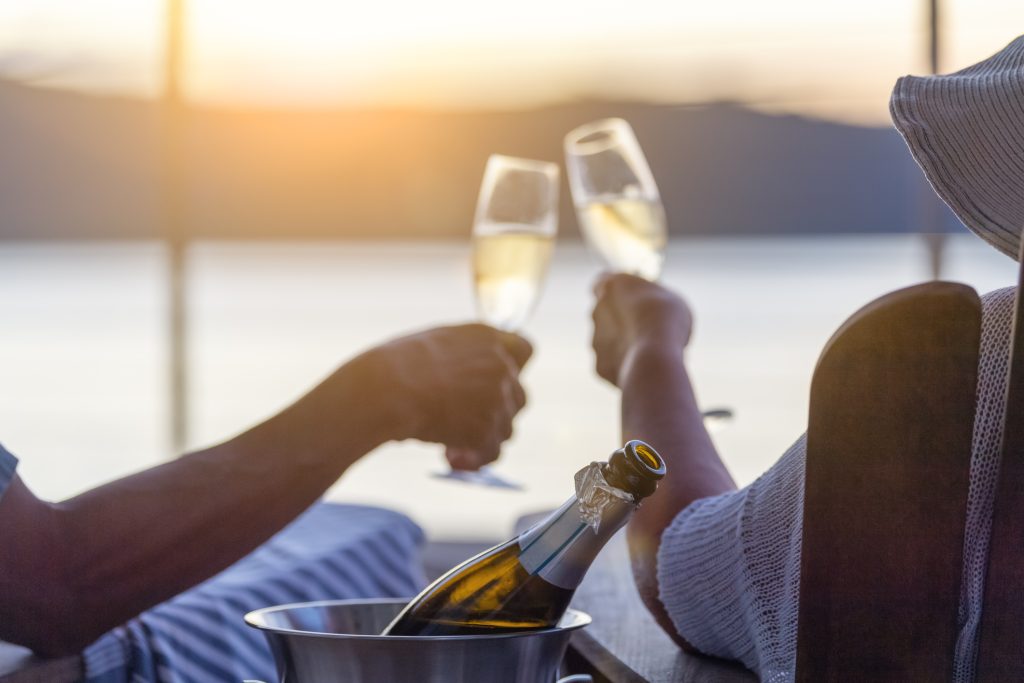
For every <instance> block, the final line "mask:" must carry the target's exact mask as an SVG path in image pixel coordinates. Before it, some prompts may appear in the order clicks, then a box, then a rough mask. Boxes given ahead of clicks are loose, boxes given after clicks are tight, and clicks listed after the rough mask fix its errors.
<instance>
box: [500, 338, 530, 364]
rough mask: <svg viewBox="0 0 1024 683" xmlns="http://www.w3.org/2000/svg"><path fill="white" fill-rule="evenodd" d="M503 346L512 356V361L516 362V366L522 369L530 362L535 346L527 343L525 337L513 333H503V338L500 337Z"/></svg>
mask: <svg viewBox="0 0 1024 683" xmlns="http://www.w3.org/2000/svg"><path fill="white" fill-rule="evenodd" d="M498 340H499V341H500V342H501V345H502V346H504V347H505V350H506V351H508V353H509V355H510V356H512V360H514V361H515V362H516V365H517V366H519V368H520V369H522V367H523V366H524V365H526V362H527V361H528V360H530V356H532V355H533V346H532V345H531V344H530V342H528V341H526V339H524V338H523V337H520V336H519V335H518V334H515V333H513V332H502V333H501V336H499V337H498Z"/></svg>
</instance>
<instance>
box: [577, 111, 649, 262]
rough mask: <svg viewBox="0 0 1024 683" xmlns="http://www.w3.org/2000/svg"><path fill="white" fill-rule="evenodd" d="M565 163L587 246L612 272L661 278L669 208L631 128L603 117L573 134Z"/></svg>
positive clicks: (617, 120)
mask: <svg viewBox="0 0 1024 683" xmlns="http://www.w3.org/2000/svg"><path fill="white" fill-rule="evenodd" d="M565 165H566V170H567V171H568V174H569V189H570V190H572V198H573V203H574V204H575V205H576V215H577V217H578V218H579V221H580V228H581V229H582V231H583V236H584V238H586V240H587V243H588V244H589V245H590V246H591V247H593V248H594V249H595V251H597V253H598V254H599V255H600V256H601V258H602V259H603V260H604V262H605V265H607V266H608V268H610V269H611V270H612V271H614V272H620V273H632V274H633V275H639V276H640V277H642V278H646V279H647V280H657V279H658V276H659V275H660V274H661V265H662V260H663V258H664V250H665V243H666V241H667V230H666V227H665V210H664V208H662V204H661V196H660V195H659V194H658V187H657V185H655V184H654V176H653V175H652V174H651V169H650V167H648V165H647V159H646V158H644V153H643V151H642V150H641V149H640V143H638V142H637V140H636V135H634V134H633V129H632V128H631V127H630V125H629V124H628V123H627V122H626V121H624V120H623V119H604V120H602V121H595V122H593V123H588V124H586V125H583V126H580V127H579V128H576V129H575V130H573V131H571V132H570V133H569V134H568V135H566V136H565Z"/></svg>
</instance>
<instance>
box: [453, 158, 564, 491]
mask: <svg viewBox="0 0 1024 683" xmlns="http://www.w3.org/2000/svg"><path fill="white" fill-rule="evenodd" d="M557 230H558V166H556V165H555V164H552V163H548V162H545V161H533V160H531V159H517V158H515V157H506V156H501V155H499V154H493V155H491V157H490V159H488V160H487V167H486V168H485V169H484V179H483V183H482V184H481V186H480V197H479V199H478V200H477V206H476V218H475V220H474V221H473V284H474V289H475V291H476V302H477V309H478V310H479V313H480V319H481V320H482V321H483V322H485V323H487V324H489V325H491V326H493V327H497V328H498V329H501V330H505V331H506V332H516V331H518V330H519V329H520V328H521V327H522V326H523V324H524V323H525V322H526V319H527V318H528V317H529V316H530V313H531V312H532V311H533V307H534V305H536V303H537V298H538V297H539V296H540V291H541V288H542V286H543V284H544V277H545V275H547V270H548V262H549V261H550V260H551V252H552V250H553V248H554V242H555V233H556V232H557ZM435 476H437V477H439V478H442V479H456V480H458V481H463V482H467V483H471V484H481V485H484V486H493V487H498V488H511V489H519V488H522V487H521V486H519V485H518V484H515V483H513V482H510V481H508V480H506V479H503V478H502V477H500V476H498V475H497V474H495V473H494V472H492V471H491V470H490V468H489V467H482V468H480V469H479V470H477V471H475V472H473V471H466V470H450V471H448V472H446V473H444V474H437V475H435Z"/></svg>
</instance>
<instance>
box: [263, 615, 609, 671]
mask: <svg viewBox="0 0 1024 683" xmlns="http://www.w3.org/2000/svg"><path fill="white" fill-rule="evenodd" d="M406 602H407V601H406V600H401V599H399V600H331V601H324V602H307V603H301V604H295V605H281V606H279V607H267V608H265V609H261V610H256V611H255V612H250V613H249V614H247V615H245V621H246V623H247V624H249V625H250V626H252V627H254V628H257V629H259V630H261V631H262V632H263V635H264V636H266V638H267V641H268V642H269V643H270V649H271V651H273V653H274V660H275V661H276V662H277V672H278V676H279V677H280V679H281V683H556V681H555V679H556V678H557V676H558V667H559V664H560V663H561V661H562V657H563V656H564V655H565V648H566V647H567V646H568V644H569V636H570V635H571V634H572V632H573V631H574V630H576V629H578V628H582V627H584V626H586V625H587V624H589V623H590V616H589V615H587V614H584V613H583V612H578V611H576V610H569V611H568V612H566V614H565V616H564V617H562V620H561V621H560V622H559V624H558V626H556V627H555V628H551V629H544V630H540V631H524V632H521V633H502V634H494V635H472V636H422V637H421V636H387V637H385V636H381V635H380V632H381V631H382V630H383V629H384V627H385V626H387V625H388V624H389V623H391V620H392V619H393V618H394V617H395V615H397V614H398V612H399V611H400V610H401V609H402V607H404V606H405V603H406ZM589 680H590V677H589V676H569V677H567V678H563V679H561V680H560V681H558V682H557V683H570V681H576V682H582V681H589Z"/></svg>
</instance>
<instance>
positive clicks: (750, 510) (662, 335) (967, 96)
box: [593, 37, 1024, 681]
mask: <svg viewBox="0 0 1024 683" xmlns="http://www.w3.org/2000/svg"><path fill="white" fill-rule="evenodd" d="M890 110H891V114H892V118H893V121H894V123H895V125H896V128H897V130H899V132H900V133H901V134H902V135H903V137H904V139H905V141H906V143H907V146H908V147H909V148H910V152H911V154H912V155H913V157H914V159H915V160H916V161H917V163H918V164H919V165H920V166H921V168H922V170H923V171H924V173H925V175H926V176H927V178H928V180H929V182H930V183H931V184H932V187H933V188H934V189H935V191H936V193H937V194H938V195H939V196H940V197H941V198H942V199H943V200H944V201H945V202H946V203H947V204H948V205H949V206H950V208H952V210H953V211H954V212H955V213H956V215H957V216H958V217H959V218H960V220H961V221H963V223H964V224H965V225H966V226H967V227H968V228H969V229H970V230H971V231H972V232H974V233H975V234H977V235H978V236H979V237H981V238H982V239H984V240H985V241H986V242H988V243H989V244H991V245H992V246H994V247H995V248H996V249H998V250H999V251H1001V252H1002V253H1004V254H1006V255H1007V256H1009V257H1010V258H1018V255H1019V253H1020V243H1021V228H1022V226H1024V37H1021V38H1018V39H1016V40H1014V41H1013V42H1012V43H1010V44H1009V45H1008V46H1007V47H1006V48H1004V49H1003V50H1002V51H1000V52H999V53H997V54H995V55H994V56H992V57H991V58H989V59H986V60H985V61H983V62H980V63H978V64H976V65H974V66H971V67H969V68H967V69H964V70H962V71H959V72H957V73H954V74H950V75H944V76H928V77H913V76H906V77H903V78H901V79H899V81H898V82H897V83H896V86H895V89H894V90H893V93H892V99H891V104H890ZM595 293H596V296H597V303H596V305H595V308H594V313H593V318H594V340H593V345H594V350H595V352H596V366H597V372H598V374H599V375H600V376H601V377H603V378H604V379H606V380H608V381H609V382H611V383H612V384H614V385H616V386H617V387H619V389H620V390H621V392H622V431H623V436H624V438H634V437H636V436H638V435H643V437H644V438H645V439H648V440H650V441H651V442H653V443H655V444H657V445H658V448H659V452H661V454H662V455H663V456H664V457H665V460H666V462H667V465H668V467H667V470H668V474H667V475H666V478H665V480H664V481H663V483H662V485H661V487H662V491H661V492H660V494H659V495H657V496H654V497H652V498H651V499H650V500H649V501H647V502H645V504H644V506H643V507H642V508H641V509H640V510H639V511H638V512H637V514H636V515H635V516H634V518H633V520H632V521H631V522H630V527H629V534H630V549H631V554H632V556H633V565H634V574H635V576H636V579H637V584H638V588H639V590H640V594H641V597H642V598H643V600H644V602H645V604H646V605H647V606H648V608H649V609H650V610H651V612H652V613H653V615H654V616H655V618H656V620H657V621H658V623H659V624H660V625H661V626H662V628H664V629H665V631H666V632H667V633H668V634H669V635H671V636H672V637H673V638H674V639H675V640H676V641H677V642H678V643H679V644H680V645H681V646H682V647H683V648H684V649H688V650H691V651H698V652H701V653H705V654H710V655H715V656H718V657H723V658H727V659H733V660H737V661H740V662H742V663H743V664H744V665H745V666H746V667H747V668H749V669H750V670H752V671H754V672H756V673H757V674H758V675H759V676H760V678H761V680H764V681H787V680H792V679H793V676H794V669H795V663H796V632H797V613H798V598H799V586H800V542H801V532H802V515H803V509H802V499H803V477H804V463H805V456H806V441H805V437H801V438H800V439H798V440H797V441H796V443H794V444H793V446H792V447H791V448H790V449H789V450H788V451H787V452H786V453H785V454H784V455H783V456H782V457H781V459H780V460H779V461H778V462H777V463H776V464H775V465H774V466H773V467H772V468H771V469H769V470H768V471H767V472H766V473H765V474H764V475H762V476H761V477H760V478H759V479H757V480H756V481H755V482H753V483H752V484H750V485H749V486H747V487H745V488H743V489H740V490H737V489H736V486H735V484H734V482H733V480H732V478H731V477H730V475H729V473H728V471H727V470H726V468H725V466H724V464H723V463H722V461H721V459H720V458H719V456H718V454H717V453H716V452H715V448H714V445H713V444H712V442H711V439H710V438H709V437H708V434H707V432H706V431H705V429H704V425H703V420H702V419H701V415H700V411H699V409H698V407H697V402H696V400H695V398H694V393H693V389H692V387H691V384H690V381H689V378H688V376H687V371H686V365H685V362H684V354H683V349H685V347H686V345H687V342H688V341H689V338H690V331H691V329H692V317H691V313H690V310H689V308H688V307H687V306H686V304H685V303H684V302H683V300H682V299H680V298H679V297H678V296H676V295H675V294H674V293H672V292H670V291H668V290H667V289H665V288H664V287H661V286H659V285H657V284H653V283H650V282H647V281H644V280H641V279H639V278H636V277H632V276H629V275H613V276H605V277H603V278H602V279H601V280H599V281H598V283H597V285H596V287H595ZM1015 294H1016V290H1015V288H1013V287H1008V288H1005V289H1000V290H997V291H994V292H990V293H988V294H986V295H984V296H982V297H981V302H982V311H983V313H982V316H983V317H982V330H981V348H980V359H979V368H978V370H979V372H978V387H977V403H976V407H975V423H974V438H973V446H972V455H971V464H970V486H969V495H968V509H967V524H966V530H965V538H964V549H963V571H964V581H963V585H962V589H961V595H960V607H959V617H958V627H959V635H958V639H957V643H956V650H955V653H954V658H955V661H954V671H955V679H956V680H957V681H970V680H973V678H974V666H975V659H976V655H977V646H978V625H979V621H980V616H981V604H982V590H983V587H984V578H985V568H986V564H987V556H988V545H989V538H990V532H991V524H992V503H993V500H994V497H995V490H996V480H997V477H998V473H999V453H1000V445H1001V441H1002V433H1003V423H1004V418H1005V410H1006V406H1005V396H1006V387H1007V381H1008V379H1007V377H1008V369H1009V368H1008V366H1009V359H1010V353H1009V347H1010V335H1011V324H1012V320H1013V310H1014V300H1015ZM666 489H667V490H666Z"/></svg>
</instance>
